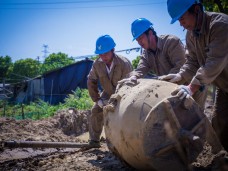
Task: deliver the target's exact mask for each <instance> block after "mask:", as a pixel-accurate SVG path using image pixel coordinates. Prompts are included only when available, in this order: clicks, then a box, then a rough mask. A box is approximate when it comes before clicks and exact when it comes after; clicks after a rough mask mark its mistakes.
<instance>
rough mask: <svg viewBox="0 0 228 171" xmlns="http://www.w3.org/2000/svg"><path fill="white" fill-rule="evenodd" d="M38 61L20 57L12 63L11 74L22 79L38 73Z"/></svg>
mask: <svg viewBox="0 0 228 171" xmlns="http://www.w3.org/2000/svg"><path fill="white" fill-rule="evenodd" d="M39 70H40V63H39V62H38V61H37V60H34V59H31V58H27V59H20V60H18V61H16V62H15V63H14V66H13V71H12V75H13V78H18V79H20V80H24V79H26V78H33V77H35V76H37V75H39V74H40V73H39Z"/></svg>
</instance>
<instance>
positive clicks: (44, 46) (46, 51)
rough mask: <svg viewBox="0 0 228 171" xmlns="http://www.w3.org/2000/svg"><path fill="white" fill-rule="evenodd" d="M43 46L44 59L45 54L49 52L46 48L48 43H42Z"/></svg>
mask: <svg viewBox="0 0 228 171" xmlns="http://www.w3.org/2000/svg"><path fill="white" fill-rule="evenodd" d="M43 48H44V50H43V51H42V52H43V53H44V56H43V58H44V59H46V57H47V54H48V53H49V52H48V50H47V49H48V45H45V44H43Z"/></svg>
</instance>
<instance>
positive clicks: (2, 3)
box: [0, 0, 124, 5]
mask: <svg viewBox="0 0 228 171" xmlns="http://www.w3.org/2000/svg"><path fill="white" fill-rule="evenodd" d="M115 1H124V0H111V1H106V2H115ZM91 2H93V3H94V2H104V0H92V1H69V2H0V5H52V4H54V5H55V4H79V3H91Z"/></svg>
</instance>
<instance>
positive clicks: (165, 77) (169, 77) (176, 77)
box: [158, 73, 182, 83]
mask: <svg viewBox="0 0 228 171" xmlns="http://www.w3.org/2000/svg"><path fill="white" fill-rule="evenodd" d="M158 79H159V80H163V81H168V82H171V83H176V82H178V81H181V79H182V77H181V75H180V74H178V73H177V74H168V75H163V76H160V77H158Z"/></svg>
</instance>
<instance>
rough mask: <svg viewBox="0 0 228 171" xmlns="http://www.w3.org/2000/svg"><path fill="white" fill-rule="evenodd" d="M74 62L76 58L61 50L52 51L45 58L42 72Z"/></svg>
mask: <svg viewBox="0 0 228 171" xmlns="http://www.w3.org/2000/svg"><path fill="white" fill-rule="evenodd" d="M72 63H74V59H73V58H72V57H68V55H67V54H64V53H61V52H59V53H57V54H55V53H52V54H50V55H49V56H48V57H47V58H46V59H45V61H44V63H43V65H42V68H41V69H42V73H44V72H47V71H50V70H53V69H56V68H61V67H64V66H67V65H69V64H72Z"/></svg>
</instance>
